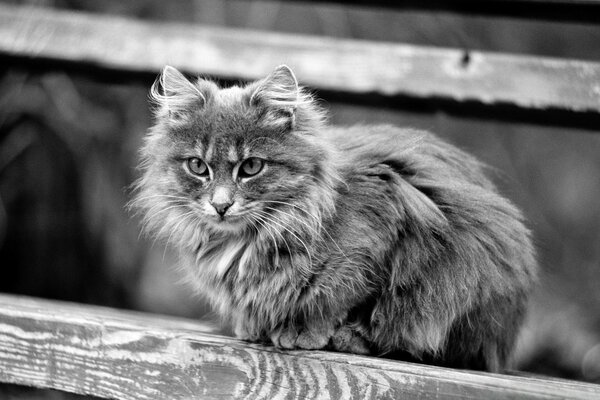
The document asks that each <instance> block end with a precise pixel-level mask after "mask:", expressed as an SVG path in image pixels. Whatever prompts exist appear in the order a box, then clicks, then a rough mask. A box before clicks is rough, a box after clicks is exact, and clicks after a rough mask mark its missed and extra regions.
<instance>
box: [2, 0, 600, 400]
mask: <svg viewBox="0 0 600 400" xmlns="http://www.w3.org/2000/svg"><path fill="white" fill-rule="evenodd" d="M354 3H356V4H367V3H368V2H366V1H362V2H361V1H356V2H354ZM424 3H425V2H406V4H407V5H412V6H413V7H424V6H418V5H419V4H424ZM434 3H435V5H436V7H439V8H442V9H450V8H451V6H450V5H449V4H450V3H452V2H444V1H436V2H432V3H431V4H434ZM479 3H485V4H491V5H494V7H496V6H498V4H503V3H513V6H514V7H517V5H519V6H518V7H521V6H522V5H523V4H526V3H530V4H531V5H534V6H535V7H537V8H538V9H540V10H541V9H542V5H548V4H550V8H549V9H548V10H559V9H562V10H582V9H585V10H586V11H587V14H586V17H585V18H583V17H582V18H581V19H584V20H585V19H586V18H587V17H590V19H592V18H591V16H593V15H596V14H597V11H598V9H599V8H600V7H598V3H599V2H598V1H591V0H590V1H567V0H564V1H550V2H548V3H542V2H539V1H533V0H529V1H527V0H521V1H518V0H514V1H510V0H497V1H489V2H488V1H485V2H484V1H481V2H479ZM479 3H478V2H477V1H460V2H456V3H455V5H454V6H452V7H453V8H452V10H456V9H457V8H456V7H458V11H461V10H462V11H465V12H472V13H485V10H484V9H483V6H481V5H480V4H479ZM376 4H378V5H383V6H391V4H392V2H386V1H378V2H376ZM457 5H458V6H457ZM505 5H506V4H505ZM394 6H395V2H394ZM428 7H429V6H428ZM494 7H492V8H491V10H492V11H491V14H494V15H496V14H498V13H501V11H500V9H499V8H494ZM518 7H517V8H513V9H512V10H513V13H516V14H519V13H521V14H519V15H522V12H517V11H514V10H518ZM494 10H495V11H494ZM509 10H510V7H509ZM548 10H546V11H548ZM542 14H543V15H541V16H542V17H544V16H545V17H548V18H551V19H555V18H557V19H558V18H559V17H560V16H561V15H562V16H564V17H565V18H566V19H578V18H574V17H573V15H572V14H569V13H563V14H560V13H558V14H560V15H558V14H557V13H552V12H546V13H544V12H542ZM502 15H511V13H510V12H503V14H502ZM0 61H1V62H2V63H3V65H4V66H5V67H9V66H11V65H18V66H21V67H26V68H30V69H35V70H40V69H41V70H46V69H55V68H60V69H64V70H76V71H78V72H81V73H90V74H93V75H94V76H95V77H98V76H102V77H103V78H104V79H109V80H119V79H138V78H141V79H148V80H149V79H153V77H154V76H155V75H156V74H157V72H158V71H159V69H160V68H161V67H162V66H164V65H165V64H171V65H174V66H176V67H178V68H180V69H182V70H184V71H186V72H188V73H190V74H201V75H211V76H217V77H219V78H221V79H232V80H233V79H236V80H237V79H242V80H251V79H255V78H258V77H262V76H264V75H266V74H267V73H268V72H270V71H271V70H272V68H273V67H274V66H276V65H278V64H281V63H287V64H289V65H291V66H292V67H293V69H294V70H295V71H296V72H297V74H298V76H300V77H301V78H302V79H301V80H302V82H303V83H304V84H307V85H309V86H311V87H312V88H314V89H317V90H320V91H322V92H323V93H325V94H328V95H329V96H332V97H333V98H335V99H338V100H343V101H347V102H359V103H360V102H375V104H385V106H386V107H390V106H391V107H402V106H403V105H404V104H406V101H405V100H409V101H410V102H411V103H415V102H416V103H418V102H428V103H434V104H436V107H440V108H442V109H445V110H447V111H448V112H450V113H461V114H466V115H473V116H484V117H486V118H501V119H507V120H526V121H528V122H534V123H541V124H559V125H569V126H580V127H585V128H588V129H594V130H597V129H599V128H600V63H596V62H589V61H576V60H565V59H554V58H543V57H530V56H520V55H511V54H498V53H488V52H483V51H469V50H464V49H443V48H429V47H420V46H414V45H406V44H395V43H380V42H369V41H359V40H342V39H334V38H325V37H314V36H302V35H290V34H282V33H274V32H254V31H253V32H250V31H243V30H235V29H226V28H216V27H210V28H209V27H202V26H192V25H183V24H173V23H158V22H148V21H140V20H131V19H125V18H120V17H114V16H103V15H95V14H86V13H79V12H77V13H75V12H68V11H57V10H48V9H39V8H31V7H17V6H10V5H0ZM365 99H366V100H365ZM0 381H1V382H7V383H15V384H19V385H25V386H34V387H39V388H54V389H59V390H63V391H68V392H73V393H79V394H89V395H94V396H97V397H100V398H119V399H191V398H246V397H247V398H264V399H271V398H339V399H347V398H351V397H353V398H361V399H362V398H389V399H397V398H402V399H405V398H415V399H416V398H418V399H421V398H461V399H504V398H506V399H509V398H511V399H513V398H518V399H564V398H569V399H594V398H596V399H598V398H600V386H598V385H593V384H585V383H578V382H570V381H562V380H553V379H546V378H538V377H524V376H515V375H495V374H487V373H478V372H469V371H459V370H452V369H444V368H437V367H431V366H424V365H418V364H410V363H404V362H395V361H390V360H383V359H375V358H369V357H360V356H353V355H347V354H336V353H327V352H320V351H313V352H308V351H290V352H284V351H279V350H276V349H274V348H273V347H266V346H260V345H255V344H249V343H244V342H241V341H238V340H235V339H232V338H227V337H222V336H217V335H214V334H212V333H211V329H210V328H209V327H207V326H206V325H203V324H201V323H198V322H192V321H188V320H181V319H174V318H169V317H163V316H157V315H149V314H141V313H133V312H125V311H119V310H114V309H106V308H99V307H92V306H83V305H77V304H67V303H60V302H55V301H48V300H40V299H37V300H36V299H31V298H24V297H18V296H9V295H0Z"/></svg>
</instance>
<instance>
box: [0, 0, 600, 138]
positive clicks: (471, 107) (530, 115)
mask: <svg viewBox="0 0 600 400" xmlns="http://www.w3.org/2000/svg"><path fill="white" fill-rule="evenodd" d="M0 61H2V62H4V64H5V65H10V63H26V64H27V65H29V66H31V67H35V68H40V66H41V67H42V68H43V67H47V68H52V67H56V66H57V65H58V66H60V68H69V67H70V68H74V69H79V70H86V69H87V70H88V71H90V70H91V71H92V72H96V73H97V72H99V71H100V72H106V71H108V72H110V76H111V79H117V77H118V76H119V75H121V76H125V77H127V78H130V77H131V76H132V75H138V76H140V75H141V76H150V75H151V76H152V77H154V76H156V73H157V72H158V71H159V70H160V68H162V67H163V66H164V65H165V64H170V65H173V66H175V67H177V68H179V69H181V70H183V71H186V72H188V73H190V74H194V75H211V76H218V77H220V78H226V79H227V78H229V79H243V80H253V79H257V78H259V77H263V76H266V75H267V74H268V73H269V72H270V71H271V70H272V69H273V68H274V66H276V65H279V64H282V63H286V64H288V65H290V66H291V67H292V68H293V69H294V71H295V72H296V74H297V75H298V76H299V77H301V78H302V79H301V81H302V83H303V84H305V85H309V86H312V87H314V88H316V89H319V90H324V91H329V92H332V93H334V97H335V98H334V99H335V100H343V101H356V102H364V101H365V98H367V99H368V100H367V101H369V102H371V103H372V102H375V103H376V104H377V102H379V103H378V104H382V103H384V104H385V106H386V107H394V106H395V105H399V106H402V105H403V104H406V102H405V101H399V100H402V99H409V100H410V101H411V102H413V103H414V102H417V103H418V102H422V101H427V102H428V103H432V102H433V103H435V104H437V105H438V106H439V107H441V108H445V109H446V110H447V111H448V112H450V113H461V114H467V115H469V114H472V115H475V116H483V117H486V118H501V119H509V120H526V121H533V122H536V123H541V124H552V125H574V126H583V127H587V128H597V127H600V86H599V85H600V63H597V62H589V61H576V60H564V59H557V58H544V57H531V56H522V55H512V54H500V53H488V52H483V51H469V50H462V49H450V48H433V47H421V46H414V45H407V44H396V43H382V42H370V41H364V40H347V39H335V38H327V37H317V36H307V35H292V34H283V33H275V32H259V31H246V30H239V29H227V28H217V27H204V26H198V25H184V24H174V23H159V22H152V21H140V20H131V19H125V18H120V17H114V16H105V15H96V14H86V13H80V12H67V11H55V10H47V9H40V8H30V7H15V6H9V5H0ZM335 94H338V95H337V96H335ZM373 96H374V97H375V98H373ZM457 104H458V105H460V107H457ZM547 111H550V112H547Z"/></svg>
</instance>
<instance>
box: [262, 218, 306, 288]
mask: <svg viewBox="0 0 600 400" xmlns="http://www.w3.org/2000/svg"><path fill="white" fill-rule="evenodd" d="M254 216H255V217H256V221H257V222H259V223H260V224H261V226H263V227H264V229H265V230H267V231H268V232H270V231H271V230H273V228H272V227H271V226H270V225H269V224H268V223H267V221H266V220H265V219H263V217H261V216H260V215H254ZM274 232H275V233H277V234H278V235H279V237H281V240H282V241H283V244H285V247H287V249H288V254H289V259H290V264H291V266H292V268H293V269H294V270H297V268H296V266H295V264H294V261H293V260H294V257H293V254H292V250H291V249H290V246H289V244H288V242H287V240H286V239H285V237H284V236H283V235H282V234H281V232H279V231H278V230H274ZM273 238H274V237H273ZM277 247H278V246H277V242H275V248H276V249H277ZM276 251H277V256H278V258H281V256H280V255H279V250H276ZM280 270H282V271H283V272H284V273H285V275H286V277H287V279H288V281H289V282H292V277H291V276H290V274H289V271H288V269H287V268H280ZM290 287H292V288H293V290H294V291H295V292H298V288H297V287H296V286H294V285H290Z"/></svg>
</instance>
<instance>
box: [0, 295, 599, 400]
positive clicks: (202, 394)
mask: <svg viewBox="0 0 600 400" xmlns="http://www.w3.org/2000/svg"><path fill="white" fill-rule="evenodd" d="M0 381H1V382H6V383H14V384H19V385H28V386H36V387H40V388H54V389H59V390H63V391H67V392H72V393H79V394H90V395H95V396H98V397H101V398H118V399H124V400H127V399H132V400H133V399H135V400H143V399H161V400H162V399H170V400H176V399H197V398H203V399H204V398H226V399H229V398H252V399H277V398H289V399H296V398H319V399H350V398H356V399H374V398H378V399H433V398H444V399H445V398H455V399H515V398H518V399H564V398H569V399H598V398H599V396H600V386H598V385H591V384H584V383H577V382H571V381H562V380H551V379H548V380H546V379H541V378H529V377H517V376H507V375H496V374H487V373H478V372H469V371H460V370H452V369H446V368H437V367H429V366H423V365H419V364H411V363H403V362H395V361H390V360H383V359H376V358H371V357H361V356H352V355H347V354H338V353H327V352H321V351H312V352H311V351H288V352H284V351H278V350H276V349H274V348H272V347H268V346H260V345H255V344H249V343H244V342H241V341H238V340H235V339H232V338H227V337H223V336H217V335H212V334H210V333H207V331H206V326H204V325H202V324H199V323H195V322H192V321H187V320H179V319H173V318H166V317H162V316H158V315H150V314H147V315H145V314H140V313H132V312H126V311H120V310H113V309H106V308H100V307H94V306H84V305H77V304H68V303H62V302H56V301H48V300H41V299H32V298H25V297H18V296H9V295H0Z"/></svg>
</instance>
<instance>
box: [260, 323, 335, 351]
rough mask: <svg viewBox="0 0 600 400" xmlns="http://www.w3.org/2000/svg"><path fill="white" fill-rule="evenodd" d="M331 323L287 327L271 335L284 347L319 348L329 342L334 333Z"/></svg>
mask: <svg viewBox="0 0 600 400" xmlns="http://www.w3.org/2000/svg"><path fill="white" fill-rule="evenodd" d="M333 332H334V331H333V328H332V327H331V326H330V325H329V324H318V325H313V326H310V327H299V328H296V327H286V328H282V329H280V330H278V331H276V332H274V333H273V334H272V335H271V341H272V342H273V344H274V345H275V346H276V347H279V348H282V349H289V350H291V349H304V350H318V349H322V348H325V347H326V346H327V345H328V344H329V339H330V338H331V336H332V335H333Z"/></svg>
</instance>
